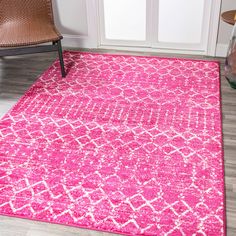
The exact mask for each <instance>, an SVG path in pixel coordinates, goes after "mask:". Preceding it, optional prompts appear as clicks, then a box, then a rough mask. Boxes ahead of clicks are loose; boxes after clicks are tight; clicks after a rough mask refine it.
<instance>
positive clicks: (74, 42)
mask: <svg viewBox="0 0 236 236" xmlns="http://www.w3.org/2000/svg"><path fill="white" fill-rule="evenodd" d="M62 45H63V46H65V47H75V48H96V47H97V45H96V43H95V42H94V41H92V40H91V39H89V37H88V36H77V35H63V39H62Z"/></svg>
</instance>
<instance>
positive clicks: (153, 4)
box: [99, 0, 221, 55]
mask: <svg viewBox="0 0 236 236" xmlns="http://www.w3.org/2000/svg"><path fill="white" fill-rule="evenodd" d="M220 3H221V0H119V1H116V0H99V18H100V46H102V47H106V46H113V47H115V46H116V47H124V46H125V47H129V48H130V47H136V48H137V47H139V48H140V47H141V48H143V49H146V50H154V51H155V50H158V51H167V52H168V51H169V52H181V53H195V54H205V55H213V54H214V49H215V44H216V37H217V28H218V21H219V12H220Z"/></svg>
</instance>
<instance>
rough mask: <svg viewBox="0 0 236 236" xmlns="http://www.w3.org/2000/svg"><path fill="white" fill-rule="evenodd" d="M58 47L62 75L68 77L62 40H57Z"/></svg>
mask: <svg viewBox="0 0 236 236" xmlns="http://www.w3.org/2000/svg"><path fill="white" fill-rule="evenodd" d="M53 44H54V42H53ZM57 48H58V55H59V60H60V65H61V75H62V77H63V78H64V77H66V72H65V66H64V60H63V54H62V46H61V40H59V41H57Z"/></svg>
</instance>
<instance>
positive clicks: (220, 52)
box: [216, 43, 228, 57]
mask: <svg viewBox="0 0 236 236" xmlns="http://www.w3.org/2000/svg"><path fill="white" fill-rule="evenodd" d="M227 51H228V44H220V43H219V44H217V46H216V56H217V57H226V55H227Z"/></svg>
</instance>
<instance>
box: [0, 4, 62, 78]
mask: <svg viewBox="0 0 236 236" xmlns="http://www.w3.org/2000/svg"><path fill="white" fill-rule="evenodd" d="M61 39H62V36H61V34H60V33H59V31H58V30H57V29H56V27H55V24H54V19H53V9H52V1H51V0H0V47H2V48H4V49H1V50H0V57H1V56H11V55H19V54H28V53H37V52H45V51H56V50H58V53H59V58H60V62H61V72H62V76H63V77H64V76H65V70H64V62H63V57H62V48H61ZM46 42H52V45H50V47H49V46H38V47H37V48H36V47H32V45H37V44H42V43H46ZM27 46H31V47H30V48H27ZM8 47H9V48H11V47H17V48H15V49H5V48H8ZM19 47H23V48H19Z"/></svg>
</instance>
